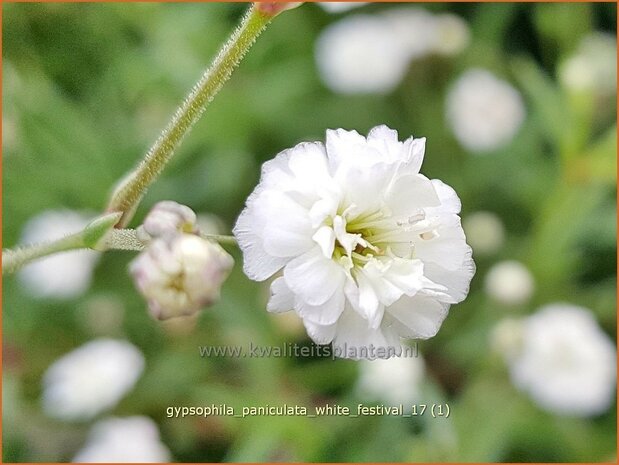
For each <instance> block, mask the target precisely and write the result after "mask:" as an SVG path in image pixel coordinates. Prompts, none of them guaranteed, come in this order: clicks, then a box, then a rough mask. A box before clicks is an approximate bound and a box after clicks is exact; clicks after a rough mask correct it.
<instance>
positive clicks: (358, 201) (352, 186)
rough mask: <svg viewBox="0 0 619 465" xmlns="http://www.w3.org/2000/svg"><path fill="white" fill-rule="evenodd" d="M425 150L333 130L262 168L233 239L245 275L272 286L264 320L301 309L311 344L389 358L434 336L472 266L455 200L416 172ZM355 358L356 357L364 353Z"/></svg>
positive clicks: (388, 135)
mask: <svg viewBox="0 0 619 465" xmlns="http://www.w3.org/2000/svg"><path fill="white" fill-rule="evenodd" d="M424 150H425V139H414V138H412V137H411V138H409V139H407V140H406V141H405V142H399V141H398V135H397V132H396V131H393V130H391V129H389V128H388V127H386V126H378V127H376V128H374V129H372V130H371V131H370V133H369V135H368V136H367V138H366V137H363V136H361V135H360V134H358V133H357V132H356V131H345V130H342V129H338V130H328V131H327V139H326V146H325V145H323V144H322V143H319V142H314V143H302V144H299V145H297V146H296V147H294V148H292V149H289V150H285V151H283V152H282V153H280V154H279V155H277V156H276V157H275V159H273V160H271V161H269V162H267V163H265V164H264V166H263V168H262V177H261V180H260V184H259V185H258V186H257V187H256V189H255V190H254V192H253V193H252V195H251V196H250V197H249V199H248V201H247V207H246V209H245V210H244V211H243V212H242V213H241V215H240V217H239V219H238V221H237V224H236V226H235V228H234V234H235V236H236V238H237V240H238V243H239V246H240V247H241V250H242V251H243V254H244V270H245V273H246V274H247V275H248V276H249V277H250V278H251V279H254V280H257V281H263V280H265V279H267V278H269V277H270V276H272V275H274V274H275V273H277V272H278V271H279V270H281V269H283V275H282V276H280V277H278V278H277V279H275V281H274V282H273V283H272V285H271V292H272V296H271V299H270V301H269V303H268V310H269V311H272V312H284V311H288V310H292V309H294V310H295V311H296V313H297V314H298V315H299V316H300V317H301V318H303V322H304V324H305V327H306V329H307V331H308V333H309V335H310V336H311V337H312V339H313V340H314V341H315V342H317V343H320V344H327V343H330V342H333V344H334V346H336V347H340V348H341V349H343V350H342V353H349V351H348V350H346V349H348V348H351V347H357V348H360V347H368V346H369V345H373V346H374V347H388V348H393V351H387V352H388V353H390V354H391V355H392V354H395V353H400V351H401V345H400V342H399V341H400V337H403V338H429V337H432V336H434V335H435V334H436V332H437V331H438V329H439V327H440V325H441V323H442V321H443V319H444V318H445V317H446V316H447V313H448V309H449V306H450V305H451V304H454V303H457V302H460V301H461V300H463V299H464V298H465V296H466V295H467V293H468V288H469V282H470V280H471V278H472V276H473V274H474V271H475V266H474V263H473V260H472V258H471V249H470V247H469V246H468V245H467V244H466V241H465V236H464V232H463V230H462V227H461V226H460V218H459V216H458V213H459V211H460V200H459V199H458V196H457V195H456V193H455V192H454V190H453V189H452V188H451V187H449V186H447V185H446V184H444V183H443V182H441V181H439V180H430V179H428V178H427V177H425V176H423V175H422V174H420V173H419V169H420V167H421V163H422V160H423V155H424ZM358 353H359V352H358Z"/></svg>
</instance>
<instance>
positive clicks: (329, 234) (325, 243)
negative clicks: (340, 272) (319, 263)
mask: <svg viewBox="0 0 619 465" xmlns="http://www.w3.org/2000/svg"><path fill="white" fill-rule="evenodd" d="M312 239H313V240H314V242H316V244H318V246H319V247H320V250H322V253H323V255H324V256H325V257H326V258H331V256H332V255H333V249H334V248H335V232H334V231H333V228H331V227H329V226H321V227H320V228H319V229H318V231H316V233H314V235H313V236H312Z"/></svg>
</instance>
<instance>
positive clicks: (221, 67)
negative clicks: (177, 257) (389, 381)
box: [107, 4, 273, 228]
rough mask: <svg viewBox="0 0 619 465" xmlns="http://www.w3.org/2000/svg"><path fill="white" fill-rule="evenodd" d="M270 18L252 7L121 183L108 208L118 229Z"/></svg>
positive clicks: (132, 211)
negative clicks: (115, 216)
mask: <svg viewBox="0 0 619 465" xmlns="http://www.w3.org/2000/svg"><path fill="white" fill-rule="evenodd" d="M272 17H273V16H271V15H268V14H266V13H264V12H262V11H260V9H259V8H258V7H256V5H255V4H254V5H252V7H251V8H250V9H249V11H248V12H247V14H246V15H245V17H244V18H243V21H242V23H241V25H240V26H239V27H238V29H237V30H236V31H235V32H234V33H233V34H232V36H231V37H230V39H229V40H228V42H226V44H225V45H224V46H223V48H222V49H221V51H220V52H219V54H218V55H217V57H216V58H215V60H214V61H213V63H212V64H211V66H210V67H209V68H208V69H207V70H206V72H205V73H204V74H203V75H202V77H201V78H200V80H199V81H198V83H197V84H196V85H195V86H194V87H193V89H192V90H191V92H190V93H189V95H188V96H187V98H186V99H185V101H184V102H183V104H182V105H181V106H180V107H179V108H178V109H177V111H176V113H175V114H174V116H173V117H172V120H171V121H170V123H169V124H168V125H167V127H166V128H165V129H164V130H163V132H162V133H161V135H160V136H159V138H158V139H157V140H156V141H155V143H154V144H153V146H152V147H151V148H150V150H149V151H148V152H147V154H146V156H145V157H144V159H143V160H142V161H141V162H140V164H139V165H138V166H137V168H136V169H135V171H133V172H132V173H130V174H129V175H128V176H127V177H126V178H125V179H123V180H122V181H121V182H120V184H119V185H118V187H117V188H116V189H115V191H114V193H113V194H112V198H111V200H110V203H109V204H108V207H107V211H108V212H121V213H122V217H121V219H120V221H119V222H118V224H117V225H116V227H117V228H123V227H125V226H127V224H128V223H129V221H130V220H131V218H132V216H133V213H134V212H135V209H136V208H137V205H138V204H139V202H140V200H141V199H142V197H143V196H144V194H145V192H146V190H147V189H148V187H149V186H150V184H152V183H153V182H154V181H155V180H156V179H157V178H158V176H159V175H160V174H161V172H162V171H163V169H164V168H165V166H166V164H167V163H168V162H169V161H170V159H171V158H172V156H173V155H174V152H175V150H176V149H177V148H178V146H179V145H180V143H181V141H182V140H183V138H184V137H185V136H186V135H187V133H188V132H189V131H190V130H191V128H192V127H193V125H194V124H195V123H196V122H197V121H198V120H199V119H200V117H201V116H202V113H203V112H204V109H205V108H206V106H207V105H208V104H209V103H210V102H211V100H213V97H215V95H216V94H217V92H218V91H219V90H220V89H221V87H222V86H223V84H224V83H225V82H226V81H227V80H228V79H229V78H230V76H231V75H232V72H233V71H234V69H235V68H236V67H237V66H238V64H239V63H240V62H241V60H242V59H243V57H244V56H245V54H246V53H247V51H248V50H249V49H250V48H251V46H252V45H253V43H254V42H255V41H256V38H257V37H258V36H259V35H260V33H261V32H262V31H263V30H264V29H265V27H266V26H267V24H268V23H269V21H270V20H271V19H272Z"/></svg>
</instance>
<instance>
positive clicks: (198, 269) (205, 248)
mask: <svg viewBox="0 0 619 465" xmlns="http://www.w3.org/2000/svg"><path fill="white" fill-rule="evenodd" d="M138 237H139V238H140V239H141V240H142V241H149V243H148V246H147V247H146V249H145V250H144V251H143V252H142V253H141V254H140V255H139V256H138V257H137V258H136V259H135V260H134V261H133V262H132V263H131V265H130V272H131V274H132V275H133V278H134V280H135V283H136V286H137V288H138V289H139V291H140V292H141V293H142V295H143V296H144V297H145V298H146V299H147V300H148V306H149V308H150V311H151V314H152V315H153V316H154V317H155V318H157V319H159V320H166V319H168V318H173V317H178V316H188V315H192V314H194V313H196V312H198V311H199V310H200V309H201V308H203V307H205V306H208V305H211V304H213V303H214V302H215V301H216V300H217V299H219V291H220V287H221V285H222V283H223V282H224V281H225V279H226V278H227V277H228V274H229V273H230V270H231V269H232V266H233V264H234V260H233V259H232V257H231V256H230V255H229V254H228V253H227V252H226V251H225V250H224V249H223V248H221V246H220V245H219V244H217V243H215V242H211V241H209V240H206V239H203V238H202V237H200V236H199V230H198V227H197V226H196V214H195V213H194V212H193V211H192V210H191V209H190V208H189V207H186V206H185V205H180V204H178V203H176V202H171V201H166V202H160V203H158V204H157V205H155V207H154V208H153V209H152V210H151V211H150V213H149V214H148V216H147V217H146V219H145V220H144V224H143V225H142V226H141V227H140V228H139V229H138Z"/></svg>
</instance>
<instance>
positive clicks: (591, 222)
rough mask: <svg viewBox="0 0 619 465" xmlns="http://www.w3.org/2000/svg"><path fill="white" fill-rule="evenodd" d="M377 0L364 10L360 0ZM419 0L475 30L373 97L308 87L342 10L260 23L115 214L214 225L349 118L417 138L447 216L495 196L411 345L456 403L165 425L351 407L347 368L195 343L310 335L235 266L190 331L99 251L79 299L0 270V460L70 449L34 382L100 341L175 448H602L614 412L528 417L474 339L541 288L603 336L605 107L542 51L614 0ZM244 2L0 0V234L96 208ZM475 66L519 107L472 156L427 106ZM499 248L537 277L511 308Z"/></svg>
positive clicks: (523, 452)
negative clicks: (123, 361) (251, 41)
mask: <svg viewBox="0 0 619 465" xmlns="http://www.w3.org/2000/svg"><path fill="white" fill-rule="evenodd" d="M391 7H393V6H392V5H388V4H373V5H369V6H366V7H364V12H365V13H372V12H374V11H379V10H384V9H388V8H391ZM424 7H426V8H427V9H429V10H431V11H450V12H453V13H455V14H458V15H461V16H462V17H463V18H464V19H466V20H467V21H468V22H469V24H470V26H471V32H472V43H471V45H470V46H469V47H468V49H467V50H466V51H465V52H464V53H463V54H461V55H460V56H458V57H455V58H445V57H443V58H440V57H430V58H427V59H424V60H422V61H416V62H414V63H413V64H412V65H411V68H410V70H409V72H408V74H407V76H406V78H405V80H404V81H403V82H402V83H401V84H400V86H399V87H398V89H397V90H396V91H395V92H394V93H392V94H391V95H387V96H342V95H335V94H333V93H331V92H330V91H328V90H327V89H326V88H325V87H324V86H323V85H322V84H321V81H320V79H319V76H318V74H317V70H316V66H315V62H314V57H313V49H314V43H315V39H316V37H317V36H318V34H319V33H320V31H321V30H322V29H323V28H324V27H325V26H327V25H328V24H329V23H331V22H334V21H337V20H338V19H339V17H340V16H338V15H330V14H327V13H326V12H324V11H323V10H321V9H319V8H317V7H316V6H315V5H304V6H303V7H301V8H298V9H296V10H292V11H290V12H286V13H285V14H283V15H282V16H281V17H279V18H277V19H276V20H275V21H274V22H273V24H272V25H271V26H270V27H269V29H268V30H267V31H266V32H265V34H264V36H263V37H262V38H261V39H260V40H259V41H258V43H257V44H256V45H255V47H254V49H253V50H252V51H251V52H250V54H249V55H248V56H247V58H246V60H245V61H244V62H243V64H242V65H241V67H240V68H239V70H238V71H237V72H236V73H235V75H234V76H233V78H232V80H231V81H230V82H229V83H228V84H227V85H226V86H225V88H224V89H223V90H222V92H221V94H220V95H219V96H218V97H217V98H216V99H215V101H214V102H213V103H212V105H211V106H210V108H209V110H208V111H207V113H206V114H205V116H204V118H203V119H202V120H201V121H200V122H199V123H198V125H197V126H196V127H195V129H194V130H193V132H192V133H191V134H190V136H189V137H188V138H187V139H186V141H185V142H184V144H183V146H182V148H181V149H180V151H179V153H178V156H177V158H176V159H175V160H174V162H173V163H172V164H171V165H170V166H169V168H168V169H167V171H166V172H165V174H164V176H163V177H162V178H161V179H160V181H159V182H158V183H156V185H155V186H154V187H153V188H152V189H151V190H150V192H149V193H148V195H147V197H146V198H145V201H144V203H143V205H142V206H141V207H140V209H139V211H138V217H137V220H136V221H135V224H139V219H140V218H141V217H143V215H144V214H145V212H146V211H147V210H148V208H149V206H151V205H152V204H154V203H155V202H157V201H159V200H162V199H173V200H176V201H178V202H181V203H185V204H187V205H189V206H191V207H192V208H193V209H194V210H196V211H204V212H212V213H215V214H217V215H218V216H220V217H221V218H222V219H223V220H224V222H225V223H226V224H227V226H228V227H229V228H231V226H232V224H233V222H234V220H235V218H236V216H237V215H238V213H239V212H240V210H241V208H242V206H243V203H244V199H245V198H246V196H247V195H248V194H249V193H250V192H251V190H252V189H253V187H254V186H255V184H256V182H257V180H258V177H259V166H260V164H261V163H262V162H264V161H265V160H268V159H270V158H272V157H273V156H274V155H275V154H276V153H277V152H279V151H280V150H282V149H284V148H287V147H291V146H292V145H294V144H295V143H297V142H299V141H301V140H320V139H323V138H324V130H325V129H326V128H337V127H343V128H347V129H357V130H358V131H359V132H361V133H365V132H366V131H367V130H368V129H369V128H371V127H373V126H375V125H377V124H387V125H389V126H390V127H393V128H395V129H398V130H399V131H400V135H401V136H402V137H408V136H409V135H410V134H414V135H416V136H425V137H427V138H428V145H427V151H426V159H425V162H424V167H423V172H424V174H426V175H427V176H428V177H430V178H435V177H436V178H440V179H442V180H444V181H445V182H447V183H449V184H450V185H452V186H453V187H454V188H455V189H456V191H457V192H458V193H459V195H460V197H461V198H462V204H463V215H464V216H466V214H468V213H470V212H473V211H477V210H489V211H492V212H495V213H496V214H498V215H499V216H500V217H501V219H502V220H503V221H504V223H505V225H506V228H507V232H508V236H507V243H506V245H505V247H503V249H502V250H501V251H500V252H499V254H498V255H496V256H493V257H490V258H480V259H477V265H478V271H477V276H476V277H475V278H474V279H473V282H472V290H471V294H470V295H469V297H468V299H467V300H466V301H465V302H464V303H462V304H459V305H457V306H455V307H453V308H452V311H451V312H450V315H449V317H448V318H447V320H446V321H445V323H444V325H443V328H442V329H441V331H440V332H439V334H438V335H437V336H436V337H435V338H433V339H431V340H428V341H422V342H420V344H419V348H420V352H421V353H422V354H423V356H424V357H425V359H426V361H427V367H428V381H427V386H426V388H427V394H426V395H427V397H428V398H427V401H428V402H444V401H448V402H449V403H450V406H451V410H452V416H451V417H450V418H449V419H443V420H435V419H432V418H431V417H430V418H423V419H419V420H411V419H403V418H388V417H386V418H380V417H374V418H372V417H368V418H359V419H349V418H342V417H333V418H316V419H308V418H302V417H288V418H286V417H258V418H250V419H244V420H240V419H237V418H218V417H212V418H208V419H194V418H189V419H166V418H165V407H167V406H170V405H173V406H179V405H207V404H211V403H215V404H219V403H224V402H225V403H228V404H230V405H236V406H241V405H248V404H249V405H252V404H268V403H270V404H281V403H284V402H287V403H289V404H295V403H296V404H301V405H312V403H320V402H326V401H329V402H337V403H340V404H342V405H355V404H356V403H357V402H358V399H357V397H356V394H355V392H354V389H353V387H354V383H355V380H356V378H357V373H358V366H357V363H356V362H354V361H347V360H337V361H331V360H329V359H326V360H325V359H277V358H271V359H237V360H235V359H223V358H222V359H217V358H215V359H203V358H200V357H199V355H198V352H197V346H198V345H218V344H238V343H241V344H244V343H246V342H247V341H249V340H251V341H252V342H254V343H255V344H282V343H284V342H299V343H302V344H310V341H309V340H308V339H307V337H306V336H305V334H304V331H303V330H302V329H301V330H299V329H294V327H291V326H285V325H284V324H283V323H282V321H283V320H281V319H278V317H277V316H273V315H269V314H268V313H267V312H266V311H265V302H266V298H267V295H268V292H267V288H266V287H265V286H264V285H260V284H256V283H252V282H250V281H249V280H248V279H247V278H245V277H244V276H243V274H242V272H241V269H240V266H236V267H235V270H234V272H233V274H232V276H231V278H230V280H229V281H228V282H227V284H226V285H225V287H224V290H223V297H222V300H221V302H220V303H218V304H217V305H216V306H214V307H213V308H211V309H209V310H208V311H205V312H204V313H203V314H202V315H201V316H200V318H199V320H198V321H197V324H196V326H195V328H193V329H191V330H188V329H183V328H180V327H177V328H175V329H174V328H171V327H170V326H169V325H163V326H162V325H160V324H158V323H157V322H155V321H153V320H151V319H150V317H149V316H148V315H147V312H146V311H145V304H144V302H143V301H142V300H141V298H140V297H139V296H138V295H137V293H136V292H135V290H134V288H133V285H132V283H131V281H130V280H129V278H128V276H127V273H126V266H127V263H128V262H129V260H130V259H131V258H132V255H131V254H130V253H120V252H112V253H107V254H105V255H104V256H103V258H102V260H101V262H100V263H99V265H98V267H97V269H96V273H95V279H94V283H93V285H92V288H91V289H90V290H89V291H88V293H87V294H86V295H84V296H82V297H80V298H78V299H75V300H72V301H68V302H64V301H52V300H49V301H47V300H37V299H35V298H33V297H32V296H30V295H28V293H27V291H26V290H25V289H23V288H22V287H21V286H19V283H18V282H17V280H16V279H15V278H14V277H13V276H9V277H4V279H3V334H4V340H3V347H4V373H3V379H4V389H3V400H4V410H3V416H4V435H3V440H4V443H3V453H4V461H8V462H17V461H41V460H43V461H65V460H70V459H71V457H72V456H73V454H74V453H75V450H77V448H79V446H80V445H81V444H82V442H83V440H84V438H85V435H86V432H87V430H88V426H89V425H88V424H77V425H72V424H62V423H59V422H55V421H53V420H51V419H49V418H46V417H45V416H44V415H43V413H42V411H41V408H40V403H39V396H40V392H41V376H42V374H43V373H44V371H45V369H46V368H47V367H48V366H49V365H50V364H51V363H52V362H53V361H54V360H55V359H56V358H58V357H59V356H61V355H62V354H64V353H66V352H68V351H69V350H71V349H72V348H74V347H76V346H78V345H79V344H81V343H83V342H85V341H88V340H91V339H93V338H94V337H97V336H101V335H106V336H111V337H118V338H127V339H128V340H130V341H131V342H133V343H134V344H136V345H137V346H139V347H140V348H141V350H142V351H143V352H144V354H145V356H146V360H147V368H146V371H145V374H144V375H143V376H142V378H141V379H140V381H139V382H138V385H137V387H136V388H135V389H134V390H133V391H132V392H131V393H130V394H129V395H128V396H127V397H126V398H125V399H124V400H123V401H122V402H121V404H120V405H119V407H117V408H116V409H115V410H114V412H113V413H114V414H116V415H131V414H145V415H149V416H151V417H152V418H153V419H155V421H157V422H158V424H159V425H160V428H161V431H162V437H163V441H164V442H165V443H166V445H167V446H168V447H170V449H171V451H172V454H173V456H174V458H175V459H176V460H178V461H222V460H227V461H261V460H289V461H355V460H358V461H454V460H457V461H510V462H518V461H548V462H554V461H558V462H569V461H610V460H615V459H614V457H615V456H614V454H615V451H616V442H615V441H616V412H613V411H610V412H608V413H607V414H605V415H602V416H601V417H598V418H595V419H574V418H563V417H556V416H554V415H552V414H549V413H545V412H543V411H541V410H540V409H539V408H538V407H537V406H535V405H534V404H533V403H532V401H531V400H530V399H529V398H528V397H527V396H526V395H524V394H522V393H519V392H518V391H517V390H516V389H515V388H514V387H513V386H512V385H511V384H510V382H509V378H508V375H507V372H506V369H505V367H504V365H503V363H502V362H501V360H500V359H499V358H498V357H497V356H496V355H493V354H492V353H491V352H490V350H489V342H488V334H489V331H490V329H491V328H492V326H493V325H494V324H495V323H496V322H497V321H498V320H500V319H501V318H503V317H505V316H509V315H525V314H528V313H531V312H533V311H534V310H535V309H536V308H537V307H538V306H539V305H542V304H545V303H548V302H552V301H557V300H560V301H568V302H571V303H575V304H580V305H583V306H586V307H588V308H590V309H592V311H593V312H595V314H596V316H597V317H598V319H599V321H600V324H601V325H602V327H603V328H604V330H605V331H606V332H607V333H608V334H611V335H614V334H615V333H616V310H615V309H616V242H615V238H616V201H615V198H616V156H615V155H616V102H615V100H614V97H613V98H609V99H608V100H606V101H603V102H596V101H594V100H593V99H586V100H584V101H583V100H582V99H580V100H579V99H574V98H573V96H570V95H569V94H568V93H567V92H566V91H565V90H564V89H562V88H561V87H560V86H559V85H558V84H557V80H556V73H557V66H558V64H559V62H560V60H561V59H563V58H565V57H566V56H568V55H569V54H570V53H573V52H574V51H575V49H576V47H577V45H578V43H579V41H580V39H581V38H582V37H583V36H584V35H586V34H587V33H589V32H591V31H593V30H606V31H609V32H611V33H613V34H614V33H615V32H614V31H615V30H616V23H615V18H616V5H615V4H611V3H597V4H594V3H586V4H585V3H570V4H554V3H553V4H549V3H541V4H528V3H527V4H523V3H519V4H494V3H485V4H428V5H424ZM245 8H246V5H243V4H226V3H210V4H193V3H188V4H180V3H178V4H177V3H174V4H165V3H157V4H155V3H134V4H121V3H106V4H64V3H55V4H53V3H52V4H36V3H21V4H5V5H4V7H3V10H4V14H3V50H2V53H3V83H2V85H3V123H4V124H3V170H2V172H3V178H2V187H3V193H4V195H3V205H2V207H3V214H4V221H3V237H4V243H3V245H4V246H5V247H10V246H13V245H15V244H16V242H17V241H18V239H19V236H20V233H21V230H22V227H23V225H24V224H25V222H26V221H27V220H28V219H29V218H30V217H32V216H34V215H35V214H37V213H38V212H41V211H43V210H46V209H54V208H61V207H67V208H71V209H76V210H88V211H99V210H100V209H101V208H102V207H103V206H104V205H105V201H106V198H107V195H108V193H109V192H110V189H111V187H112V186H113V184H114V182H115V181H116V180H117V179H118V178H119V177H120V176H122V175H123V174H124V173H126V172H127V171H128V170H129V169H130V168H131V167H132V166H133V165H134V164H135V163H136V162H137V160H138V159H139V157H140V156H141V155H142V154H143V153H144V151H145V150H146V149H147V148H148V146H149V145H150V143H151V142H152V141H153V140H154V138H155V137H156V136H157V134H158V131H159V130H160V129H161V128H162V127H163V126H164V124H165V123H166V121H167V119H168V117H169V116H170V115H171V114H172V112H173V110H174V108H175V107H176V105H177V104H178V103H179V102H180V101H181V99H182V98H183V96H184V94H185V92H186V91H187V90H188V89H189V88H190V87H191V85H192V84H193V83H194V81H195V80H196V79H197V77H198V76H199V74H200V72H201V71H202V70H203V68H205V66H206V65H207V64H208V62H209V61H210V60H211V58H212V57H213V56H214V55H215V53H216V52H217V50H218V47H219V45H220V44H221V43H222V42H223V41H224V40H225V38H226V36H227V34H228V33H229V31H230V30H231V29H232V28H233V27H234V25H235V24H236V22H237V21H238V19H239V17H240V15H241V14H242V12H243V10H244V9H245ZM347 14H354V12H351V13H347ZM471 66H476V67H485V68H487V69H490V70H492V71H494V72H495V73H497V74H498V75H501V76H504V77H506V78H507V79H508V80H510V81H512V82H513V83H514V85H515V86H516V87H517V88H519V89H520V91H521V92H522V93H523V95H524V97H525V101H526V106H527V119H526V121H525V123H524V125H523V127H522V128H521V130H520V132H519V134H518V136H517V138H516V139H515V140H514V141H513V142H512V143H511V144H510V145H508V146H507V147H505V148H503V149H501V150H499V151H496V153H492V154H489V155H487V156H484V157H475V156H471V155H470V154H467V153H466V152H465V151H464V150H463V149H461V148H460V147H459V145H458V144H457V142H456V141H455V139H454V137H453V136H452V134H451V133H450V131H449V129H448V127H447V125H446V124H445V118H444V107H445V103H444V102H445V95H446V92H447V89H448V88H449V85H450V84H451V83H452V82H453V81H454V79H455V78H456V77H457V76H458V75H459V73H460V72H461V71H464V70H465V69H467V68H468V67H471ZM231 252H232V253H233V254H234V256H235V259H236V261H237V263H241V257H240V256H239V254H238V252H237V251H235V250H233V249H231ZM501 259H517V260H520V261H522V262H523V263H525V264H526V265H527V266H528V267H529V268H530V269H531V270H532V273H533V274H534V276H535V279H536V283H537V289H536V292H535V295H534V297H533V299H532V301H531V302H529V303H528V304H526V305H522V306H519V307H517V308H511V307H510V308H507V307H503V306H501V305H500V304H497V303H496V302H493V301H491V300H489V298H488V297H487V296H486V295H485V293H484V292H483V289H482V282H483V277H484V275H485V273H486V271H487V269H488V268H489V267H490V266H491V265H492V264H493V263H495V262H496V261H498V260H501ZM101 302H107V304H106V305H113V306H115V307H120V308H122V313H121V319H120V321H119V322H118V324H111V325H103V326H102V325H97V324H92V321H91V320H90V317H89V315H91V314H92V312H93V308H95V307H96V305H98V304H100V303H101ZM177 326H182V325H177ZM291 328H292V329H291Z"/></svg>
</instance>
